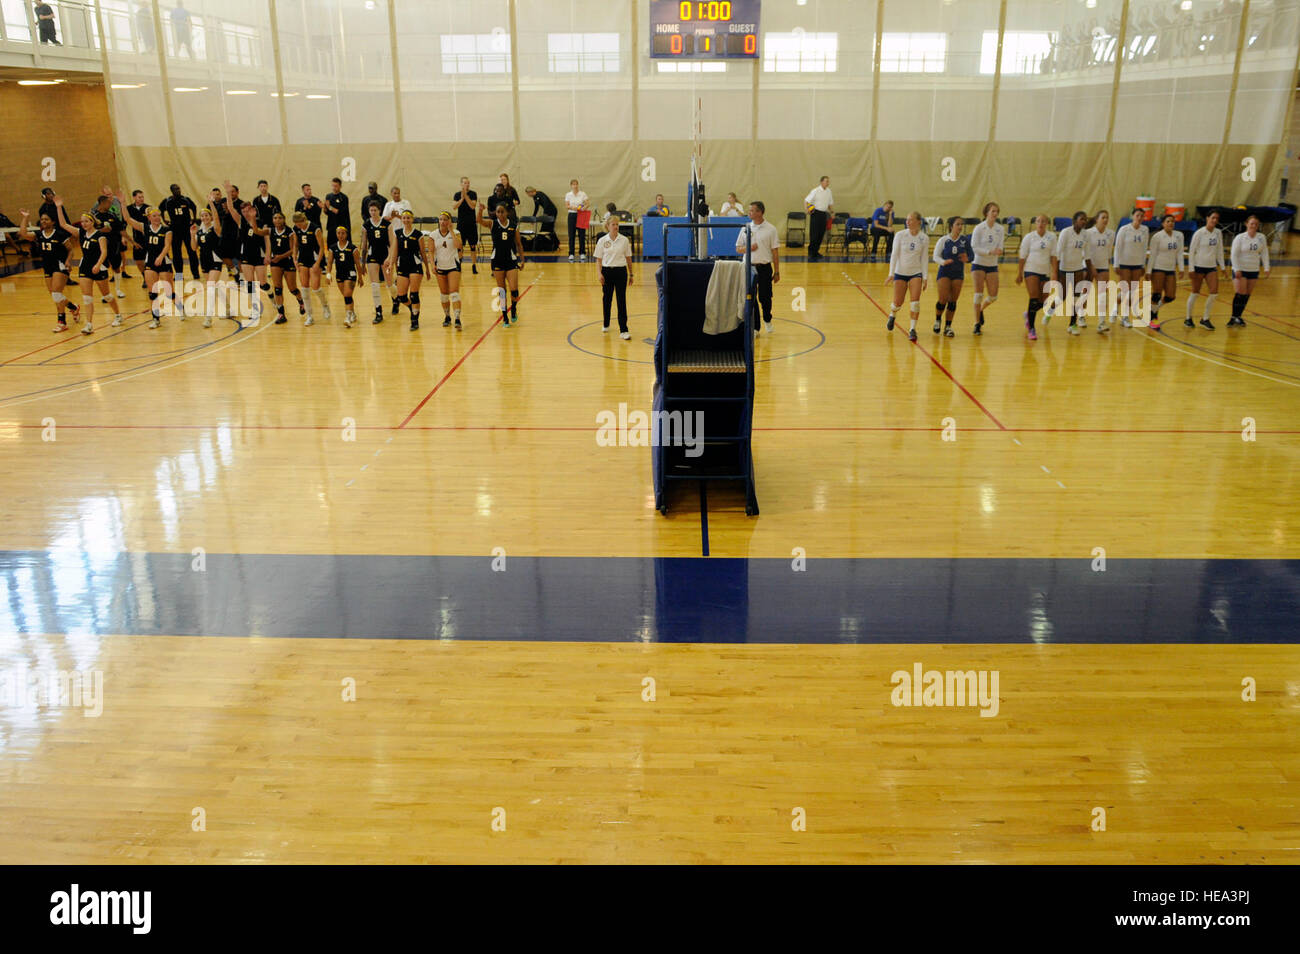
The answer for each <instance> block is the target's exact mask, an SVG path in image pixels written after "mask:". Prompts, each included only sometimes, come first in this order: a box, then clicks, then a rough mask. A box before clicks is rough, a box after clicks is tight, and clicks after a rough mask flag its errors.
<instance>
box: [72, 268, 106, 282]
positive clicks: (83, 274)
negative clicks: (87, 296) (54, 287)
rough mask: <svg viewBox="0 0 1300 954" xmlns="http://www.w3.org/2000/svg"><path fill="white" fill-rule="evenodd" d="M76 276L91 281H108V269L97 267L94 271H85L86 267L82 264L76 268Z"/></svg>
mask: <svg viewBox="0 0 1300 954" xmlns="http://www.w3.org/2000/svg"><path fill="white" fill-rule="evenodd" d="M77 277H78V278H89V279H90V280H91V281H92V282H106V281H108V269H106V268H98V269H95V270H94V271H89V272H88V271H86V268H85V266H84V265H83V266H82V267H80V268H78V269H77Z"/></svg>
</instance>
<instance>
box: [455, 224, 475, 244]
mask: <svg viewBox="0 0 1300 954" xmlns="http://www.w3.org/2000/svg"><path fill="white" fill-rule="evenodd" d="M456 231H457V232H459V233H460V240H461V243H462V244H464V245H477V244H478V224H477V223H476V222H474V221H473V220H467V221H465V222H457V223H456Z"/></svg>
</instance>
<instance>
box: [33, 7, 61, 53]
mask: <svg viewBox="0 0 1300 954" xmlns="http://www.w3.org/2000/svg"><path fill="white" fill-rule="evenodd" d="M36 24H37V27H36V28H37V30H38V31H39V33H40V37H41V42H42V43H53V44H54V45H55V46H62V45H63V44H62V43H60V42H59V33H58V30H57V28H56V27H55V25H54V10H53V9H51V8H50V5H49V4H48V3H38V4H36Z"/></svg>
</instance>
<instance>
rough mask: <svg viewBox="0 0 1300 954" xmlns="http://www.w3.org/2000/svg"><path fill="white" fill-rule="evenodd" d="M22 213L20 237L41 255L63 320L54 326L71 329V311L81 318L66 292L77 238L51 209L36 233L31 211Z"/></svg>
mask: <svg viewBox="0 0 1300 954" xmlns="http://www.w3.org/2000/svg"><path fill="white" fill-rule="evenodd" d="M18 213H19V215H20V216H21V218H20V219H19V220H18V237H19V238H20V239H22V240H23V241H24V242H31V243H33V245H34V247H35V248H36V250H37V252H38V253H39V254H40V257H41V268H42V269H43V270H44V271H45V287H46V288H47V289H48V290H49V292H50V298H51V299H53V301H54V310H55V313H56V315H57V317H58V320H59V323H58V324H57V325H55V326H54V331H55V332H56V333H57V332H60V331H67V330H68V319H67V312H69V311H70V312H72V316H73V317H74V318H77V320H80V317H79V316H78V314H77V311H78V309H77V305H76V303H75V302H72V301H69V300H68V297H67V296H66V295H65V294H64V293H63V290H64V289H65V288H67V287H68V274H69V270H68V254H69V253H70V252H71V251H72V250H73V249H74V248H75V247H76V244H75V239H73V237H72V235H71V234H70V233H68V232H66V231H64V230H63V229H61V228H59V225H58V223H57V222H55V221H54V220H53V219H52V218H50V216H49V213H48V212H47V213H45V214H44V215H42V216H41V217H40V228H39V229H37V231H36V233H35V234H33V233H32V232H31V231H30V230H29V229H28V227H27V222H28V220H29V219H30V218H31V213H30V212H28V211H27V210H26V209H19V210H18Z"/></svg>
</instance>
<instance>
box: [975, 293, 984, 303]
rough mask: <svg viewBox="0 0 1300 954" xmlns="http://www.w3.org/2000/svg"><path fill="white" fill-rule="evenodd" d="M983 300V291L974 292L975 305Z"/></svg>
mask: <svg viewBox="0 0 1300 954" xmlns="http://www.w3.org/2000/svg"><path fill="white" fill-rule="evenodd" d="M983 300H984V293H983V292H976V293H975V304H976V305H979V303H980V302H982V301H983Z"/></svg>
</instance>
